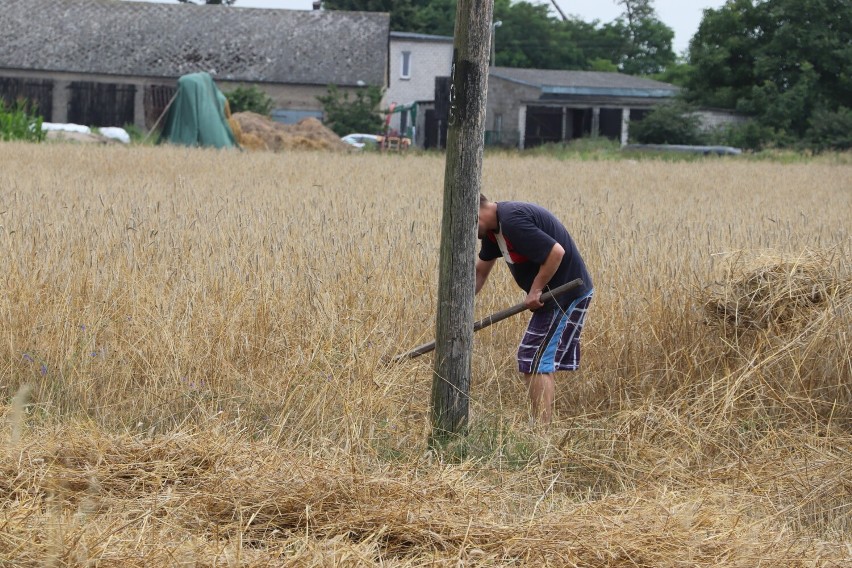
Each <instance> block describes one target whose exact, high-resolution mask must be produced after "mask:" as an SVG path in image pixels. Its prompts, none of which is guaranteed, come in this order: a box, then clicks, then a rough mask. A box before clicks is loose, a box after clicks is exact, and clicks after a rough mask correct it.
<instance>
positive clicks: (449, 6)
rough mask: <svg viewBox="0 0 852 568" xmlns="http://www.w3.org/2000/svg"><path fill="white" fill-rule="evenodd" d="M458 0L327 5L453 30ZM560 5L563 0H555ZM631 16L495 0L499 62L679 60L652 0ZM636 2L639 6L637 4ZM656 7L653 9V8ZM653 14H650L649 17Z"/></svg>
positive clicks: (621, 65)
mask: <svg viewBox="0 0 852 568" xmlns="http://www.w3.org/2000/svg"><path fill="white" fill-rule="evenodd" d="M456 4H457V1H456V0H323V3H322V5H323V7H324V8H325V9H327V10H359V11H383V12H390V15H391V22H390V23H391V29H392V30H394V31H406V32H417V33H425V34H434V35H446V36H450V35H453V32H454V26H455V15H456ZM552 4H553V6H554V7H556V8H557V9H558V7H559V6H558V4H556V3H552ZM628 4H629V6H630V12H629V13H630V16H629V21H631V22H633V23H632V24H629V25H628V23H626V22H627V21H628V20H624V21H616V22H614V23H612V24H606V25H603V26H601V25H600V24H599V22H597V21H595V22H591V23H589V22H583V21H581V20H577V19H573V18H570V17H567V16H565V14H564V13H563V12H562V11H561V10H557V11H558V13H559V17H555V16H554V14H553V13H551V11H550V4H546V3H532V2H528V1H512V0H494V16H493V19H494V21H497V20H500V21H501V22H502V25H501V27H500V28H499V31H498V32H496V41H495V46H496V57H495V60H496V61H495V63H496V65H501V66H506V67H531V68H537V69H595V70H618V69H620V70H623V71H626V72H630V73H656V72H659V71H661V70H663V69H665V68H666V66H667V65H668V64H670V63H673V62H674V53H673V52H672V51H671V40H672V38H673V37H674V32H672V31H671V29H669V28H668V27H666V26H665V25H663V24H662V23H661V22H659V21H658V20H656V19H655V18H656V16H654V17H650V16H647V14H646V12H647V11H643V10H644V8H643V7H644V6H650V1H649V0H644V1H642V0H628ZM634 4H636V8H634ZM652 12H653V10H652ZM646 16H647V17H646Z"/></svg>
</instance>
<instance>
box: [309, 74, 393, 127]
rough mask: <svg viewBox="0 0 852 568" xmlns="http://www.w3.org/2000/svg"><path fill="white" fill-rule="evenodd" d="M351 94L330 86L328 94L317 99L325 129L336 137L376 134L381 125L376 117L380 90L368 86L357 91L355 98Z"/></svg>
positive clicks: (380, 121) (380, 94) (379, 101)
mask: <svg viewBox="0 0 852 568" xmlns="http://www.w3.org/2000/svg"><path fill="white" fill-rule="evenodd" d="M350 94H351V93H350V92H349V91H341V90H340V89H338V88H337V86H336V85H329V86H328V94H327V95H323V96H319V97H317V100H318V101H319V102H320V103H321V104H322V106H323V113H324V114H325V123H326V125H327V126H328V127H329V128H331V129H332V130H333V131H334V132H335V133H337V134H338V135H339V136H345V135H346V134H351V133H353V132H361V133H365V134H371V133H374V132H379V131H380V130H381V128H382V124H383V121H382V116H381V115H380V114H379V104H380V103H381V100H382V89H381V88H380V87H376V86H373V85H369V86H366V87H361V88H359V89H357V90H356V91H355V92H354V94H355V96H354V98H352V97H350Z"/></svg>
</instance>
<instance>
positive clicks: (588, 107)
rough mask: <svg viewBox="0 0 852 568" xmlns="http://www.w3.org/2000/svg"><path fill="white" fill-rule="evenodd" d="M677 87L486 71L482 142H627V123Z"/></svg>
mask: <svg viewBox="0 0 852 568" xmlns="http://www.w3.org/2000/svg"><path fill="white" fill-rule="evenodd" d="M677 92H678V88H677V87H676V86H674V85H670V84H668V83H662V82H660V81H653V80H650V79H644V78H641V77H634V76H631V75H623V74H620V73H606V72H595V71H562V70H544V69H515V68H509V67H492V68H491V70H490V72H489V75H488V105H487V113H486V119H485V120H486V129H487V131H486V143H488V144H501V145H506V146H517V147H519V148H530V147H533V146H539V145H541V144H546V143H550V142H563V141H569V140H573V139H575V138H583V137H587V136H598V135H599V136H605V137H608V138H612V139H616V140H620V141H621V142H622V144H624V143H626V142H627V136H628V130H629V123H630V120H631V119H632V120H639V119H641V118H642V117H643V116H644V115H645V114H647V112H648V111H649V110H651V109H652V108H653V107H654V106H656V105H659V104H661V103H665V102H667V101H669V100H670V99H671V98H672V97H674V96H675V95H676V94H677Z"/></svg>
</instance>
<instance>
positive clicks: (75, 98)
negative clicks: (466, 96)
mask: <svg viewBox="0 0 852 568" xmlns="http://www.w3.org/2000/svg"><path fill="white" fill-rule="evenodd" d="M389 34H390V19H389V15H388V14H381V13H368V12H331V11H329V12H326V11H310V10H303V11H298V10H267V9H255V8H240V7H236V6H221V5H194V4H162V3H150V2H123V1H118V0H27V1H26V2H24V1H21V0H0V98H2V99H4V100H5V101H6V102H9V103H14V102H15V101H16V100H18V99H21V98H25V99H27V100H29V101H30V102H35V103H36V104H37V105H38V112H39V114H41V115H42V116H43V117H44V119H45V120H46V121H49V122H74V123H78V124H83V125H87V126H124V125H127V124H135V125H136V126H138V127H140V128H150V127H151V126H152V125H153V123H154V122H155V121H156V120H157V118H158V117H159V116H160V115H161V114H162V111H163V109H164V108H165V107H166V105H167V104H168V102H169V100H170V99H171V97H172V95H173V94H174V92H175V89H176V84H177V80H178V78H179V77H181V76H182V75H185V74H188V73H195V72H206V73H209V74H210V75H211V76H212V77H213V79H214V80H215V81H216V83H217V84H218V85H219V86H220V87H221V88H222V89H223V90H224V91H226V92H227V91H228V90H230V89H233V88H235V87H237V86H251V85H254V86H257V87H259V88H260V89H262V90H263V91H264V92H265V93H266V94H267V95H269V96H270V97H271V98H272V100H273V104H274V106H273V114H275V113H276V112H277V114H278V115H280V116H286V115H294V116H300V117H303V116H321V114H322V107H321V105H320V103H319V102H318V101H317V98H316V97H317V96H318V95H323V94H326V92H327V86H328V85H330V84H334V85H337V86H338V87H339V88H340V89H341V90H343V91H346V90H349V89H355V88H358V86H361V85H377V86H380V87H385V86H386V85H387V73H388V41H389V40H388V38H389Z"/></svg>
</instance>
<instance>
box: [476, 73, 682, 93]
mask: <svg viewBox="0 0 852 568" xmlns="http://www.w3.org/2000/svg"><path fill="white" fill-rule="evenodd" d="M489 74H490V76H491V77H498V78H501V79H506V80H507V81H513V82H516V83H522V84H524V85H529V86H531V87H538V88H540V89H542V91H543V92H547V93H554V94H558V93H563V94H603V93H605V92H613V93H615V92H624V93H626V92H632V93H635V92H640V91H647V92H660V93H662V92H668V93H670V95H671V94H674V93H675V92H677V91H678V88H677V87H676V86H675V85H671V84H669V83H663V82H661V81H654V80H652V79H645V78H643V77H634V76H633V75H624V74H621V73H609V72H603V71H562V70H557V69H516V68H513V67H493V68H491V69H490V71H489ZM670 95H669V96H670Z"/></svg>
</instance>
